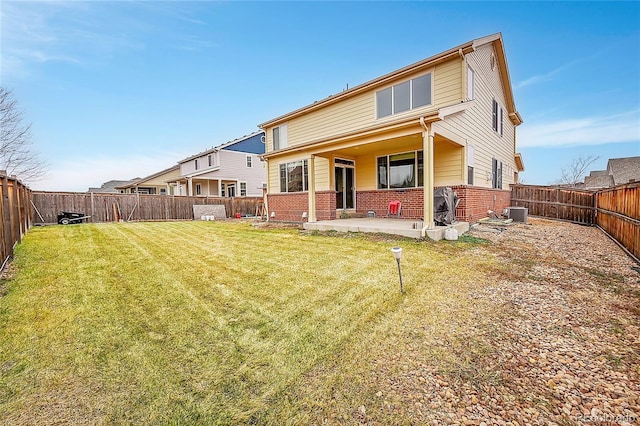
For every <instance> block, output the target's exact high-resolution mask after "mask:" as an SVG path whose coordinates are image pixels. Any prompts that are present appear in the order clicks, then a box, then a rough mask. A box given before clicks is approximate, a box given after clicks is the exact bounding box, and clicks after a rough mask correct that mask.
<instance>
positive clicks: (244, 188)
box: [239, 181, 247, 197]
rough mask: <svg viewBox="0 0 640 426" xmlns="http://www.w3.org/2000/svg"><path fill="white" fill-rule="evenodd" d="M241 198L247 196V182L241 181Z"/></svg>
mask: <svg viewBox="0 0 640 426" xmlns="http://www.w3.org/2000/svg"><path fill="white" fill-rule="evenodd" d="M239 183H240V196H241V197H246V196H247V182H245V181H240V182H239Z"/></svg>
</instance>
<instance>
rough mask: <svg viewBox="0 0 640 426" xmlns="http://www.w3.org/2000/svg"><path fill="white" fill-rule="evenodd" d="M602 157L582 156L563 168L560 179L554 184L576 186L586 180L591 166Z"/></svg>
mask: <svg viewBox="0 0 640 426" xmlns="http://www.w3.org/2000/svg"><path fill="white" fill-rule="evenodd" d="M599 158H600V157H597V156H593V155H586V156H585V155H580V156H578V157H576V158H574V159H573V161H571V164H569V165H568V166H567V167H563V168H562V170H561V171H560V177H559V178H558V179H557V180H556V181H555V182H554V183H555V184H556V185H571V186H575V185H576V184H578V183H580V182H582V181H583V179H584V175H585V174H586V173H587V170H588V169H589V166H591V165H592V164H593V163H594V162H595V161H596V160H598V159H599Z"/></svg>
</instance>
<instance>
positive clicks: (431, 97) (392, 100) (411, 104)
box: [375, 72, 433, 120]
mask: <svg viewBox="0 0 640 426" xmlns="http://www.w3.org/2000/svg"><path fill="white" fill-rule="evenodd" d="M427 75H428V76H429V85H430V88H429V103H428V104H426V105H420V106H417V107H414V106H413V84H414V83H413V82H414V80H417V79H419V78H422V77H425V76H427ZM407 82H409V109H406V110H402V111H400V112H396V111H395V110H394V96H395V95H394V93H395V87H396V86H400V85H402V84H405V83H407ZM387 89H391V114H388V115H383V116H380V115H379V113H378V94H379V93H381V92H383V91H384V90H387ZM375 104H376V107H375V115H376V120H379V119H383V118H387V117H391V116H394V115H396V114H402V113H406V112H409V111H412V110H414V109H419V108H424V107H428V106H431V105H433V72H428V73H424V74H422V75H419V76H417V77H414V78H412V79H409V80H405V81H400V82H398V83H396V84H394V85H393V86H389V87H385V88H384V89H380V90H377V91H376V92H375Z"/></svg>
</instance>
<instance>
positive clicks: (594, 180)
mask: <svg viewBox="0 0 640 426" xmlns="http://www.w3.org/2000/svg"><path fill="white" fill-rule="evenodd" d="M611 186H614V184H613V176H611V175H607V174H604V175H603V174H595V175H589V176H585V177H584V187H585V188H586V189H597V188H609V187H611Z"/></svg>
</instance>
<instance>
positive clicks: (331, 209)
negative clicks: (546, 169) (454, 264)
mask: <svg viewBox="0 0 640 426" xmlns="http://www.w3.org/2000/svg"><path fill="white" fill-rule="evenodd" d="M521 123H522V118H521V117H520V114H519V113H518V111H517V110H516V107H515V103H514V99H513V92H512V88H511V82H510V79H509V71H508V68H507V60H506V57H505V51H504V46H503V41H502V36H501V34H494V35H490V36H487V37H483V38H480V39H476V40H472V41H469V42H468V43H465V44H462V45H460V46H457V47H454V48H453V49H450V50H447V51H446V52H442V53H440V54H437V55H435V56H432V57H430V58H427V59H424V60H422V61H420V62H417V63H415V64H412V65H409V66H406V67H404V68H401V69H399V70H397V71H393V72H391V73H389V74H386V75H383V76H381V77H378V78H376V79H374V80H371V81H369V82H366V83H364V84H361V85H358V86H356V87H353V88H351V89H348V90H345V91H343V92H340V93H338V94H336V95H332V96H329V97H328V98H326V99H323V100H321V101H317V102H314V103H312V104H310V105H307V106H305V107H302V108H300V109H297V110H295V111H292V112H290V113H287V114H285V115H282V116H280V117H277V118H274V119H272V120H269V121H267V122H265V123H262V124H261V125H260V126H259V127H260V128H262V129H264V130H265V132H266V154H265V155H264V158H265V159H266V160H267V173H268V179H267V181H268V189H267V194H268V195H267V203H268V209H269V213H270V217H271V219H272V220H280V221H298V222H300V221H303V220H304V217H305V216H306V217H307V218H308V221H309V222H314V221H317V220H327V219H335V218H336V217H339V216H340V215H341V213H342V212H343V211H344V212H346V213H347V214H353V215H366V214H370V212H375V213H376V214H377V216H378V217H380V216H385V215H386V213H387V210H388V207H389V203H390V202H391V201H395V200H398V201H400V202H401V203H402V210H401V217H402V218H410V219H423V218H426V219H427V220H426V221H425V229H428V228H432V227H433V225H434V223H433V216H434V196H433V194H434V188H435V187H441V186H450V187H453V189H454V190H455V191H456V192H457V194H458V196H459V198H460V204H459V206H458V208H457V209H456V216H457V217H458V219H459V220H463V221H474V220H477V219H480V218H482V217H486V216H487V210H489V209H491V210H494V211H501V209H503V208H504V207H507V206H508V205H509V203H510V191H509V184H512V183H515V182H517V180H518V172H521V171H523V170H524V165H523V162H522V157H521V156H520V154H517V153H516V132H515V128H516V126H518V125H520V124H521Z"/></svg>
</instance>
